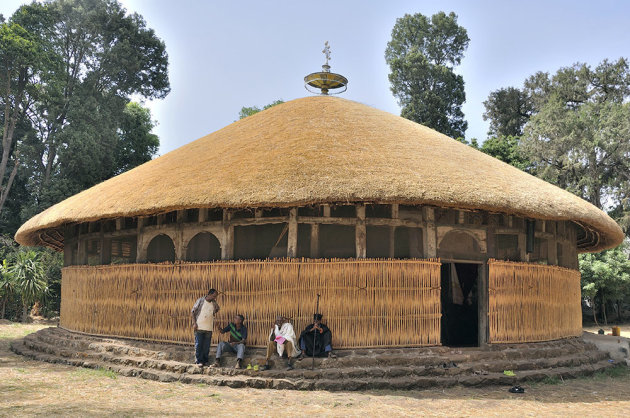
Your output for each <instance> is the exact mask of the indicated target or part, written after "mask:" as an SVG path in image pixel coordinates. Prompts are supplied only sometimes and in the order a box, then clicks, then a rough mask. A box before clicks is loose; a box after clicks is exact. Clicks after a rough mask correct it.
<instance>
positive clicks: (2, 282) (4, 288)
mask: <svg viewBox="0 0 630 418" xmlns="http://www.w3.org/2000/svg"><path fill="white" fill-rule="evenodd" d="M14 285H15V281H14V280H13V274H11V271H10V270H9V265H8V263H7V260H6V259H4V260H2V265H0V295H2V312H1V314H0V319H4V314H5V312H6V308H7V301H8V300H9V295H10V294H11V293H12V292H13V288H14Z"/></svg>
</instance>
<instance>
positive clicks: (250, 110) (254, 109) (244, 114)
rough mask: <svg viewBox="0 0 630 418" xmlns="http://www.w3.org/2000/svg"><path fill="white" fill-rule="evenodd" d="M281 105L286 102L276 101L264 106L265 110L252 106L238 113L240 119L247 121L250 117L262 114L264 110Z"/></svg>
mask: <svg viewBox="0 0 630 418" xmlns="http://www.w3.org/2000/svg"><path fill="white" fill-rule="evenodd" d="M281 103H284V101H283V100H282V99H278V100H275V101H273V102H271V103H269V104H268V105H265V106H263V108H262V109H261V108H259V107H258V106H252V107H241V111H240V112H238V118H239V119H245V118H246V117H248V116H251V115H253V114H255V113H258V112H261V111H263V110H267V109H269V108H270V107H273V106H275V105H279V104H281Z"/></svg>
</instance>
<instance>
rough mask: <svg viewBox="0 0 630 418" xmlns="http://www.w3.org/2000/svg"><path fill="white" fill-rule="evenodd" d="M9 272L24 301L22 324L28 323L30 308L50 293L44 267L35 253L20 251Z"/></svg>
mask: <svg viewBox="0 0 630 418" xmlns="http://www.w3.org/2000/svg"><path fill="white" fill-rule="evenodd" d="M9 272H10V274H11V276H12V277H13V281H14V286H15V290H16V292H17V293H18V294H19V295H20V298H21V299H22V322H24V323H26V322H27V318H28V308H29V307H30V306H31V305H32V304H33V303H35V301H36V300H38V299H39V298H41V297H42V296H44V295H45V294H46V293H47V292H48V283H47V280H46V276H45V273H44V266H43V264H42V263H41V262H40V260H39V257H38V255H37V253H36V252H35V251H33V250H20V251H18V252H17V253H16V254H15V259H14V260H13V261H12V262H11V264H10V267H9Z"/></svg>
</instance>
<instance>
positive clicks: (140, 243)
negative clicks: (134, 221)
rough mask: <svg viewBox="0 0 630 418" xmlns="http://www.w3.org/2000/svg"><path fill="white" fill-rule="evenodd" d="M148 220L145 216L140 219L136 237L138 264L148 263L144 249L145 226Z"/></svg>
mask: <svg viewBox="0 0 630 418" xmlns="http://www.w3.org/2000/svg"><path fill="white" fill-rule="evenodd" d="M147 220H148V218H146V217H144V216H140V217H138V228H137V236H136V263H144V262H145V261H147V251H146V248H144V226H145V225H146V224H147Z"/></svg>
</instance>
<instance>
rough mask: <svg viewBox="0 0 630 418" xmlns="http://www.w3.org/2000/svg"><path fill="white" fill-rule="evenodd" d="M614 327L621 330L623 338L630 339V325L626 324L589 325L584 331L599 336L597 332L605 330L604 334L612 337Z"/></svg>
mask: <svg viewBox="0 0 630 418" xmlns="http://www.w3.org/2000/svg"><path fill="white" fill-rule="evenodd" d="M613 326H618V327H619V328H621V336H622V337H626V338H630V324H624V325H600V326H597V325H589V326H586V327H584V331H588V332H592V333H595V334H597V331H599V330H600V329H603V330H604V333H605V334H606V335H608V334H610V335H612V327H613Z"/></svg>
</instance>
